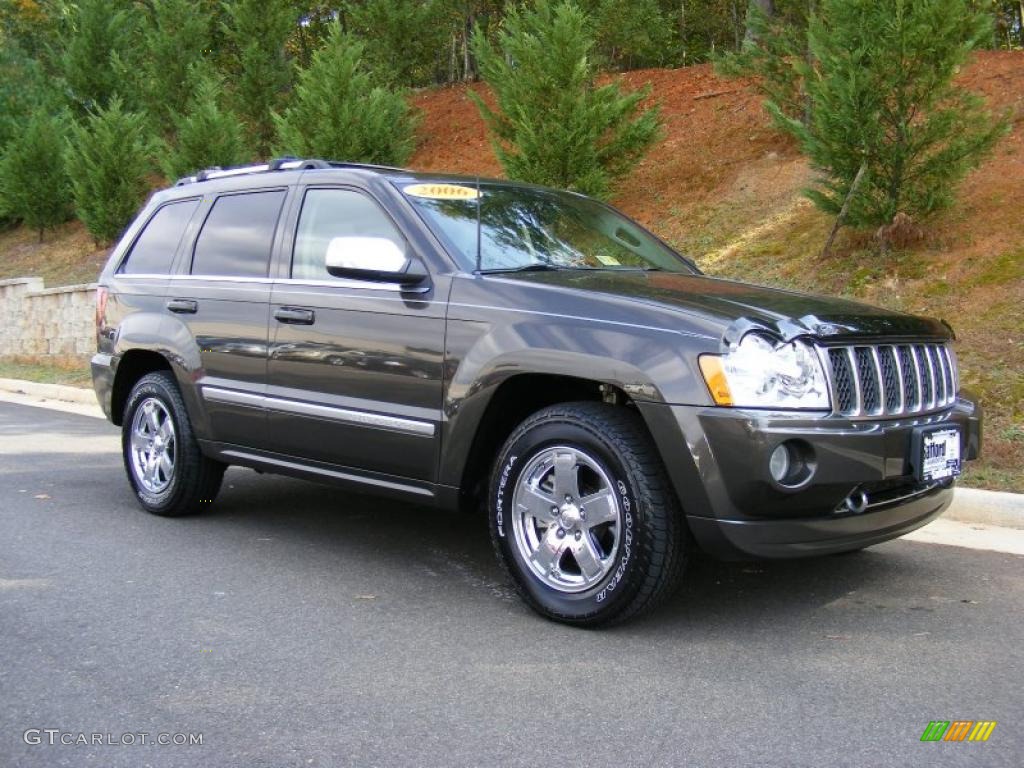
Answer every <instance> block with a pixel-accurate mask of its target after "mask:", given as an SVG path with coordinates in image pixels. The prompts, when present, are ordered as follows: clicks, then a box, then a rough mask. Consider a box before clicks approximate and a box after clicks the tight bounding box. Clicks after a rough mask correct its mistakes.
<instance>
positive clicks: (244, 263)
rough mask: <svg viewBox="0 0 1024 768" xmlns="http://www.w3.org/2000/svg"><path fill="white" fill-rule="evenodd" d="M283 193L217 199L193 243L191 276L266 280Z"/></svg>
mask: <svg viewBox="0 0 1024 768" xmlns="http://www.w3.org/2000/svg"><path fill="white" fill-rule="evenodd" d="M284 197H285V190H283V189H275V190H272V191H269V192H247V193H245V194H241V195H224V196H223V197H219V198H217V200H216V202H214V204H213V208H212V209H211V210H210V215H209V216H207V217H206V222H205V223H204V224H203V229H202V231H201V232H200V233H199V237H198V239H197V240H196V247H195V251H194V253H193V256H192V274H193V275H226V276H229V277H266V276H267V264H268V262H269V260H270V247H271V245H272V244H273V241H274V230H275V228H276V227H277V218H278V216H279V215H280V213H281V204H282V203H283V202H284Z"/></svg>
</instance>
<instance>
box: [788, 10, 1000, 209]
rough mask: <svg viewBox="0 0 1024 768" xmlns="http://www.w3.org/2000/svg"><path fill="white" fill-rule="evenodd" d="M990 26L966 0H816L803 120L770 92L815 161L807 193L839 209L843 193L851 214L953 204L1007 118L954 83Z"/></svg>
mask: <svg viewBox="0 0 1024 768" xmlns="http://www.w3.org/2000/svg"><path fill="white" fill-rule="evenodd" d="M990 31H991V21H990V18H989V17H987V16H985V15H983V14H980V13H976V12H974V11H971V10H970V8H969V7H968V5H967V2H966V0H823V2H822V3H821V5H820V7H819V10H818V13H817V14H816V16H815V17H814V18H813V19H812V20H811V24H810V27H809V32H808V34H809V40H810V49H811V52H812V54H813V60H814V64H813V66H812V65H809V64H806V63H804V64H802V65H801V74H802V75H803V77H804V81H805V88H806V91H807V95H808V98H809V101H810V104H811V115H812V117H811V121H810V123H809V124H807V125H804V124H803V123H802V122H801V121H800V120H798V119H795V118H792V117H789V116H787V115H786V113H785V110H784V108H783V107H782V106H781V105H779V104H776V103H772V102H769V103H768V108H769V110H770V111H771V112H772V114H773V115H774V116H775V118H776V120H777V121H778V124H779V125H780V126H782V127H783V128H784V129H785V130H787V131H789V132H790V133H792V134H793V135H794V136H795V137H796V138H797V139H798V140H799V141H800V143H801V146H802V148H803V150H804V152H805V153H806V154H807V155H808V157H809V158H810V160H811V164H812V165H813V166H814V168H816V169H817V170H818V171H820V173H821V179H820V181H819V182H818V183H817V185H816V187H815V188H814V189H811V190H808V192H807V196H808V197H809V198H810V199H811V200H813V201H814V202H815V204H817V205H818V207H820V208H821V209H822V210H824V211H827V212H829V213H835V214H837V213H839V211H840V210H841V209H842V207H843V203H844V202H845V201H847V198H849V205H848V212H847V214H846V221H847V222H848V223H850V224H853V225H855V226H878V225H881V224H888V223H889V222H891V221H893V219H894V218H895V216H896V214H898V213H902V214H905V215H908V216H910V217H911V218H920V217H923V216H927V215H928V214H930V213H932V212H933V211H936V210H938V209H940V208H942V207H944V206H947V205H949V204H950V203H951V202H952V199H953V192H954V189H955V186H956V183H957V182H958V181H960V179H961V178H962V177H963V176H964V175H965V174H966V173H967V172H968V171H969V170H970V169H971V168H973V167H974V166H976V165H977V164H978V162H980V160H981V159H982V158H983V157H984V156H985V154H986V153H987V152H988V151H989V150H991V149H992V147H993V145H994V144H995V143H996V141H997V140H998V139H999V138H1000V136H1002V135H1003V133H1004V131H1005V128H1006V123H1005V122H1004V121H999V120H994V119H993V118H992V116H991V115H989V114H988V113H987V112H986V111H985V110H984V108H983V105H982V102H981V99H980V98H978V97H977V96H974V95H973V94H970V93H968V92H966V91H964V90H963V89H961V88H958V87H956V86H954V85H953V84H952V79H953V76H954V74H955V73H956V71H957V70H958V68H959V67H960V66H961V65H962V64H963V63H964V62H965V61H966V59H967V57H968V55H969V53H970V52H971V50H972V49H974V48H975V47H976V46H977V45H978V43H979V41H981V40H984V39H985V38H986V36H987V35H989V34H990ZM862 169H863V172H861V170H862ZM858 175H860V177H861V179H860V182H859V184H856V185H855V180H856V179H857V177H858ZM851 189H852V190H853V193H852V194H851Z"/></svg>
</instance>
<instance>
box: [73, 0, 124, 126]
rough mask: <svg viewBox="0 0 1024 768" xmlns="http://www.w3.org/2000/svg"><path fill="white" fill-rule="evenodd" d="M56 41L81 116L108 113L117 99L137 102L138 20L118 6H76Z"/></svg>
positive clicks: (84, 2)
mask: <svg viewBox="0 0 1024 768" xmlns="http://www.w3.org/2000/svg"><path fill="white" fill-rule="evenodd" d="M70 8H71V11H70V14H69V16H68V22H67V24H68V26H67V29H66V30H65V31H64V34H63V35H62V38H61V40H60V45H61V46H62V48H63V55H62V56H61V67H62V71H63V75H64V80H65V81H66V82H67V86H68V89H69V91H70V95H71V100H72V102H73V103H74V104H75V106H76V107H77V108H78V110H79V111H80V112H81V113H83V114H84V113H86V112H88V111H91V110H95V109H97V108H103V107H106V106H107V105H108V104H109V103H110V101H111V100H112V99H113V98H114V96H115V95H120V96H121V97H122V99H125V98H131V99H132V100H133V101H134V100H135V90H136V69H135V67H134V65H133V62H134V59H135V51H134V50H133V46H134V44H135V43H134V40H135V35H136V32H137V24H136V18H135V17H134V16H133V15H132V14H131V13H130V12H129V10H128V7H127V5H126V3H124V2H121V1H120V0H80V2H79V3H77V4H76V5H74V6H70Z"/></svg>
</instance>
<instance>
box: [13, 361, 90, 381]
mask: <svg viewBox="0 0 1024 768" xmlns="http://www.w3.org/2000/svg"><path fill="white" fill-rule="evenodd" d="M0 379H24V380H25V381H37V382H40V383H43V384H64V385H67V386H69V387H85V388H88V387H91V386H92V374H91V373H90V372H89V363H88V361H86V360H77V359H75V358H69V359H65V360H59V361H53V360H47V359H44V358H2V359H0Z"/></svg>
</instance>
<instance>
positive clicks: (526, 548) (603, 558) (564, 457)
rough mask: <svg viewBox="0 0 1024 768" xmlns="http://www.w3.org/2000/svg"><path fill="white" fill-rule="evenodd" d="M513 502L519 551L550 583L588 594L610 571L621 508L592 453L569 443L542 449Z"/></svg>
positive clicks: (525, 472) (529, 465)
mask: <svg viewBox="0 0 1024 768" xmlns="http://www.w3.org/2000/svg"><path fill="white" fill-rule="evenodd" d="M512 506H513V515H512V530H513V536H514V538H515V542H516V546H517V547H518V549H519V554H520V555H521V556H522V558H523V560H524V561H525V562H526V563H527V565H528V566H529V567H530V570H531V571H532V572H533V574H534V575H535V576H536V577H537V578H538V579H540V580H541V581H542V582H543V583H544V584H545V585H546V586H548V587H551V588H552V589H556V590H558V591H559V592H568V593H573V592H583V591H584V590H587V589H590V588H591V587H594V586H596V585H597V584H599V583H600V582H601V580H602V579H604V577H605V576H607V575H608V572H609V571H610V570H611V568H612V565H613V564H614V563H615V556H616V554H617V552H618V548H619V538H620V531H621V530H622V511H621V504H620V501H619V497H618V494H617V493H616V491H615V487H614V486H613V484H612V481H611V478H609V477H608V473H607V472H606V471H605V470H604V469H603V468H602V467H601V465H600V464H599V463H598V462H597V461H596V460H595V459H594V458H593V457H591V456H589V455H587V454H586V453H585V452H584V451H582V450H580V449H579V448H569V447H566V446H554V447H550V448H545V449H544V450H542V451H540V452H539V453H538V454H537V455H535V456H534V457H532V458H531V459H530V461H529V462H528V463H527V465H526V466H525V467H524V468H523V471H522V473H521V474H520V475H519V481H518V483H517V484H516V488H515V493H514V494H513V497H512Z"/></svg>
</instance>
